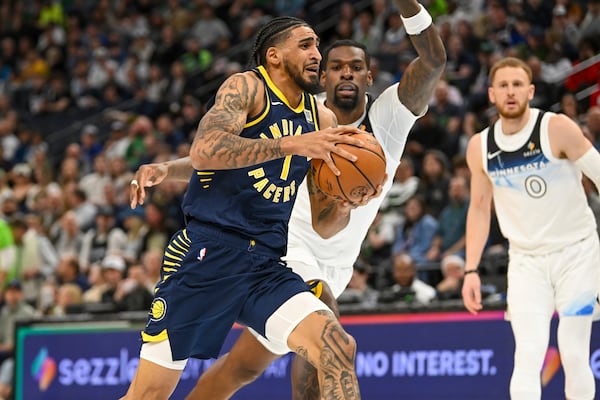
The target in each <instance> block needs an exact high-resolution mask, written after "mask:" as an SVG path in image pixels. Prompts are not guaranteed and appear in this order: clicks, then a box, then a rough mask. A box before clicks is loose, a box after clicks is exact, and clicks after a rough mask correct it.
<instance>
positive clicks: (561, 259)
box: [506, 235, 600, 318]
mask: <svg viewBox="0 0 600 400" xmlns="http://www.w3.org/2000/svg"><path fill="white" fill-rule="evenodd" d="M599 281H600V243H599V241H598V237H597V236H596V235H593V236H590V237H589V238H586V239H584V240H581V241H579V242H576V243H574V244H572V245H570V246H568V247H565V248H564V249H562V250H558V251H555V252H551V253H548V254H544V255H528V254H522V253H518V252H513V251H510V252H509V263H508V291H507V298H506V299H507V304H508V312H507V314H508V315H507V316H508V318H510V314H516V313H524V314H532V313H534V314H541V315H546V316H551V315H552V314H553V313H554V311H555V310H556V311H558V313H559V315H560V316H561V317H568V316H577V315H591V314H592V312H593V309H594V305H595V303H596V298H597V295H598V289H599Z"/></svg>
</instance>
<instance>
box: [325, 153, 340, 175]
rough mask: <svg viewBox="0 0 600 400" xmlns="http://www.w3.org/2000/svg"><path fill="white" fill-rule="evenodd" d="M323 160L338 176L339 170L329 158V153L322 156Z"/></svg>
mask: <svg viewBox="0 0 600 400" xmlns="http://www.w3.org/2000/svg"><path fill="white" fill-rule="evenodd" d="M323 161H325V164H327V166H328V167H329V169H331V172H333V173H334V174H335V175H336V176H339V175H340V174H341V172H340V170H339V169H338V167H336V166H335V163H334V162H333V159H332V158H331V155H329V156H328V157H326V158H323Z"/></svg>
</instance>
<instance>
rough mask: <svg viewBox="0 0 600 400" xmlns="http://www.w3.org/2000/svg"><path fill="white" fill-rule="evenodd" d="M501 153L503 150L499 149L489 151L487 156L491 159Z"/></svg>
mask: <svg viewBox="0 0 600 400" xmlns="http://www.w3.org/2000/svg"><path fill="white" fill-rule="evenodd" d="M500 153H502V150H498V151H495V152H493V153H488V154H487V158H488V160H491V159H492V158H494V157H496V156H497V155H498V154H500Z"/></svg>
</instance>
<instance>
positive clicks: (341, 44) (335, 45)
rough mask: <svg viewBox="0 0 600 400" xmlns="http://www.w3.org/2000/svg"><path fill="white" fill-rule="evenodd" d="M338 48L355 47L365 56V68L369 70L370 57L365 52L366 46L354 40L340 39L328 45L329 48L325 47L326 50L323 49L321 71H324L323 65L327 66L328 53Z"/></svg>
mask: <svg viewBox="0 0 600 400" xmlns="http://www.w3.org/2000/svg"><path fill="white" fill-rule="evenodd" d="M338 47H356V48H357V49H361V50H362V51H363V53H364V54H365V63H367V68H371V56H370V55H369V53H368V52H367V46H365V45H364V44H362V43H360V42H357V41H356V40H351V39H341V40H336V41H335V42H333V43H332V44H330V45H329V47H327V49H325V52H324V53H323V59H322V60H321V70H324V69H325V65H327V60H328V59H329V53H330V52H331V50H333V49H335V48H338Z"/></svg>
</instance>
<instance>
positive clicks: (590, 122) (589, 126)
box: [583, 106, 600, 149]
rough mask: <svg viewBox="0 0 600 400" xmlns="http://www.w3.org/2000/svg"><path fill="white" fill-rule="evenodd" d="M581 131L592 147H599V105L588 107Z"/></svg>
mask: <svg viewBox="0 0 600 400" xmlns="http://www.w3.org/2000/svg"><path fill="white" fill-rule="evenodd" d="M583 132H584V133H585V135H586V136H587V138H588V139H589V140H590V141H591V142H592V144H593V145H594V147H595V148H597V149H600V106H593V107H590V108H589V110H588V111H587V113H586V115H585V125H584V126H583Z"/></svg>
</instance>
